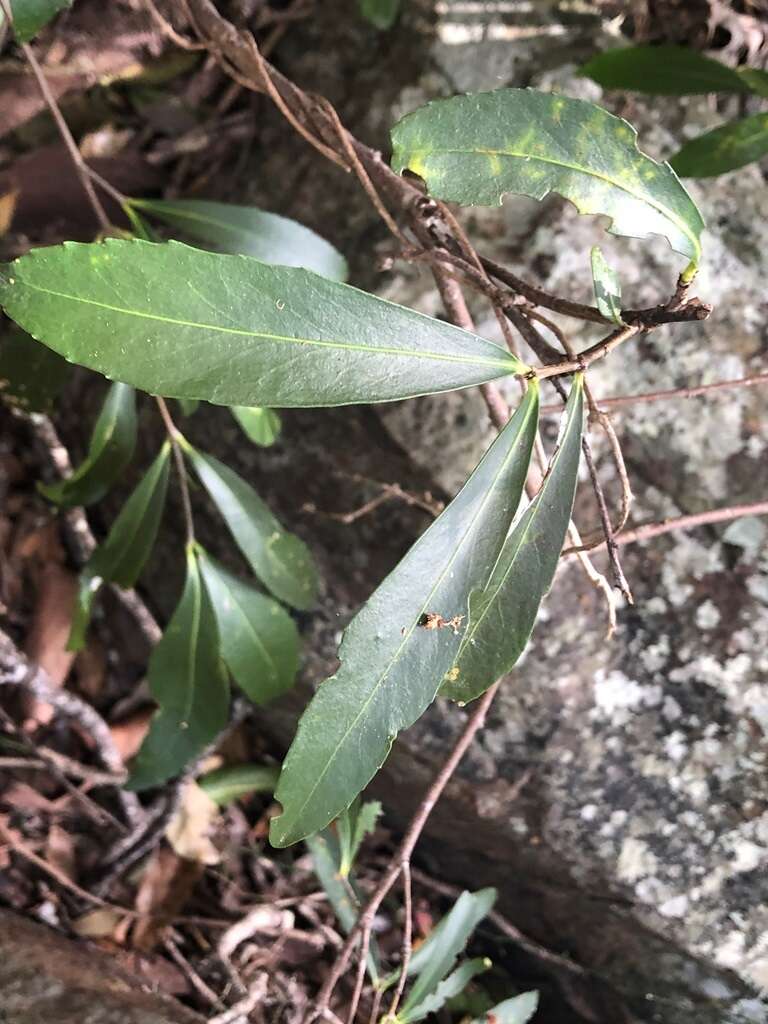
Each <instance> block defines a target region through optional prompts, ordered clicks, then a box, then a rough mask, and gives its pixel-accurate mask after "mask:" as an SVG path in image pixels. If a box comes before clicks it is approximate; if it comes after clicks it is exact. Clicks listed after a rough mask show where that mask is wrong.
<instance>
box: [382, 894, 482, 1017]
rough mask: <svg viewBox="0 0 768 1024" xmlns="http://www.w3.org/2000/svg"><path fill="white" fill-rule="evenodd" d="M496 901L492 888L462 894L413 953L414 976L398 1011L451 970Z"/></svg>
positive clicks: (410, 969)
mask: <svg viewBox="0 0 768 1024" xmlns="http://www.w3.org/2000/svg"><path fill="white" fill-rule="evenodd" d="M495 901H496V890H495V889H480V890H478V891H477V892H474V893H472V892H466V891H465V892H463V893H462V894H461V896H459V898H458V899H457V900H456V902H455V903H454V905H453V907H452V908H451V910H450V912H449V913H448V914H447V915H446V916H445V917H444V918H443V919H442V920H441V921H440V923H439V924H438V925H437V927H436V928H435V929H434V931H433V932H432V933H431V934H430V935H429V936H428V937H427V938H426V939H425V941H424V942H423V943H422V944H421V946H419V948H418V949H417V950H416V951H415V952H414V954H413V956H412V957H411V963H410V964H409V967H408V975H409V977H410V976H412V975H414V974H415V975H416V976H417V977H416V981H415V982H414V985H413V987H412V988H411V990H410V992H409V993H408V998H407V999H406V1001H405V1002H404V1004H403V1008H402V1010H401V1011H400V1012H401V1014H402V1015H403V1016H405V1014H407V1012H408V1011H409V1010H410V1009H413V1008H415V1007H417V1006H419V1004H420V1003H421V1002H422V1001H423V1000H424V999H425V998H426V997H427V996H428V995H430V994H431V993H433V992H434V991H435V989H436V988H437V986H438V985H439V984H440V982H441V981H442V980H443V978H445V976H446V975H447V974H448V973H449V972H450V971H451V970H453V967H454V964H455V963H456V958H457V957H458V955H459V953H461V951H462V950H463V949H464V947H465V946H466V944H467V942H468V940H469V937H470V935H471V934H472V932H473V931H474V930H475V928H476V927H477V926H478V924H479V923H480V922H481V921H482V919H483V918H484V917H485V916H486V915H487V914H488V912H489V911H490V910H491V908H492V906H493V904H494V902H495Z"/></svg>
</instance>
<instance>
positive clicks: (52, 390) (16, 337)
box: [0, 324, 71, 413]
mask: <svg viewBox="0 0 768 1024" xmlns="http://www.w3.org/2000/svg"><path fill="white" fill-rule="evenodd" d="M70 369H71V367H70V365H69V363H67V362H66V360H64V359H62V358H61V356H60V355H57V354H56V353H55V352H52V351H51V350H50V349H49V348H46V347H45V345H41V344H40V343H39V342H37V341H35V340H34V338H30V336H29V335H28V334H25V333H24V331H20V330H19V329H18V328H17V327H16V326H15V325H13V324H11V325H10V329H8V330H5V331H3V332H2V334H0V394H1V395H2V396H3V399H4V400H5V401H7V402H10V403H11V404H12V405H17V406H19V407H20V408H21V409H24V410H25V411H26V412H45V413H47V412H50V411H51V409H52V407H53V403H54V400H55V399H56V396H57V395H58V393H59V391H60V390H61V389H62V387H63V386H64V383H65V381H66V379H67V376H68V375H69V371H70Z"/></svg>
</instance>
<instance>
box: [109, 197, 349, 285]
mask: <svg viewBox="0 0 768 1024" xmlns="http://www.w3.org/2000/svg"><path fill="white" fill-rule="evenodd" d="M129 205H130V206H131V207H132V208H133V209H138V210H144V211H145V212H146V213H149V214H152V216H153V217H157V219H158V220H161V221H163V222H164V223H166V224H170V225H172V226H173V227H176V228H179V229H180V230H181V231H182V232H183V234H185V235H186V236H187V237H189V238H194V239H196V240H197V241H200V242H203V243H204V244H205V245H210V246H211V247H212V248H214V249H218V250H220V251H221V252H231V253H238V254H242V255H243V256H253V257H254V258H255V259H257V260H263V261H264V262H265V263H281V264H283V265H284V266H286V267H304V268H305V269H306V270H314V271H315V273H317V274H322V275H323V277H330V278H331V279H332V280H334V281H345V280H346V278H347V262H346V260H345V259H344V257H343V256H342V255H341V253H340V252H337V250H336V249H334V247H333V246H332V245H331V244H330V243H329V242H326V241H325V239H324V238H321V237H320V236H319V235H316V234H315V232H314V231H310V230H309V228H305V227H304V225H303V224H298V223H297V222H296V221H295V220H289V219H288V218H287V217H279V216H278V215H277V214H276V213H267V212H266V211H265V210H259V209H258V208H257V207H255V206H236V205H234V204H233V203H214V202H209V201H208V200H205V199H171V200H164V199H131V200H130V203H129Z"/></svg>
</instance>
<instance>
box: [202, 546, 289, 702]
mask: <svg viewBox="0 0 768 1024" xmlns="http://www.w3.org/2000/svg"><path fill="white" fill-rule="evenodd" d="M199 563H200V571H201V572H202V575H203V581H204V583H205V587H206V590H207V591H208V595H209V597H210V599H211V603H212V605H213V609H214V613H215V615H216V623H217V626H218V630H219V643H220V646H221V656H222V658H223V659H224V662H225V664H226V666H227V668H228V669H229V671H230V672H231V673H232V677H233V679H234V680H235V682H236V683H237V685H238V686H239V687H240V688H241V690H244V691H245V693H247V694H248V696H249V697H250V698H251V700H253V701H255V702H256V703H257V704H264V703H266V702H267V701H269V700H272V699H273V698H274V697H279V696H280V694H281V693H285V691H286V690H287V689H289V688H290V686H291V685H292V683H293V680H294V678H295V677H296V672H297V671H298V668H299V632H298V630H297V628H296V624H295V623H294V621H293V619H292V618H291V617H290V615H288V614H287V613H286V611H285V610H284V609H283V608H282V607H281V606H280V605H279V604H278V603H277V601H274V600H272V598H271V597H267V596H266V595H265V594H260V593H259V592H258V591H257V590H254V588H253V587H249V586H248V584H247V583H243V582H242V581H241V580H239V579H238V578H237V577H236V576H233V575H232V573H231V572H228V571H227V570H226V569H225V568H224V566H222V565H219V563H218V562H215V561H214V560H213V559H212V558H210V557H209V556H208V555H206V554H202V553H201V554H200V555H199Z"/></svg>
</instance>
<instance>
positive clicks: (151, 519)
mask: <svg viewBox="0 0 768 1024" xmlns="http://www.w3.org/2000/svg"><path fill="white" fill-rule="evenodd" d="M169 466H170V444H169V443H168V442H166V443H165V444H164V445H163V447H162V449H161V451H160V454H159V455H158V456H157V458H156V459H155V461H154V462H153V463H152V465H151V466H150V467H149V469H148V470H147V472H146V473H145V474H144V476H143V477H142V479H141V481H140V482H139V484H138V486H137V487H136V489H135V490H134V491H133V493H132V494H131V495H130V496H129V498H128V500H127V501H126V503H125V504H124V505H123V507H122V509H121V510H120V514H119V515H118V517H117V519H116V520H115V522H114V523H113V525H112V529H111V530H110V531H109V533H108V534H107V537H106V539H105V541H104V543H103V544H100V545H99V547H97V548H96V550H95V551H94V552H93V554H92V555H91V557H90V558H89V559H88V561H87V562H86V564H85V566H84V568H83V571H82V572H81V574H80V588H79V594H78V600H77V607H76V609H75V614H74V616H73V620H72V632H71V634H70V638H69V643H68V647H69V649H70V650H75V651H76V650H79V649H80V648H81V647H82V646H83V644H84V643H85V630H86V628H87V625H88V620H89V619H90V613H91V605H92V603H93V597H94V595H95V593H96V590H97V589H98V587H99V585H100V584H101V582H102V580H103V581H106V582H108V583H117V584H118V586H121V587H132V586H133V585H134V584H135V583H136V581H137V579H138V578H139V575H140V573H141V570H142V569H143V568H144V565H145V563H146V561H147V559H148V558H149V555H150V553H151V551H152V548H153V546H154V543H155V540H156V538H157V531H158V529H159V527H160V519H161V517H162V514H163V508H164V506H165V497H166V494H167V491H168V472H169Z"/></svg>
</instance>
